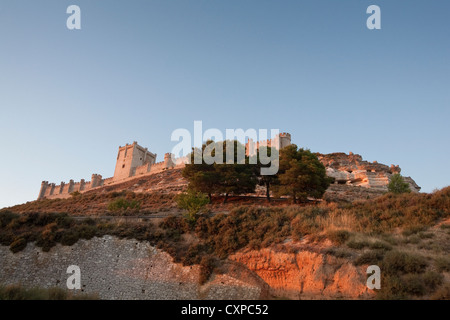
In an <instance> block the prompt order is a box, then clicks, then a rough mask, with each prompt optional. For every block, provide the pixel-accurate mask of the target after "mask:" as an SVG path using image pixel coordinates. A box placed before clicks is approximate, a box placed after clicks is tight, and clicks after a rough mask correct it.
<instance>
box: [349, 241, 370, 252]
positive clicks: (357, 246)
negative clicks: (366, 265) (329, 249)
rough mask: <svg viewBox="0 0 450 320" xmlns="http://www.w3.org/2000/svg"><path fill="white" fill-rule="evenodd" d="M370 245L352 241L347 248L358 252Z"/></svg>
mask: <svg viewBox="0 0 450 320" xmlns="http://www.w3.org/2000/svg"><path fill="white" fill-rule="evenodd" d="M369 245H370V243H369V242H368V241H355V240H351V241H349V242H347V247H349V248H350V249H357V250H361V249H364V248H366V247H368V246H369Z"/></svg>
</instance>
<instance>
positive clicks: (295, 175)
mask: <svg viewBox="0 0 450 320" xmlns="http://www.w3.org/2000/svg"><path fill="white" fill-rule="evenodd" d="M230 143H232V144H233V147H234V148H233V150H234V155H232V157H231V156H230V157H231V158H232V160H233V164H228V163H227V162H228V161H229V159H227V158H226V154H227V144H230ZM239 148H240V150H241V152H242V153H243V152H244V151H243V150H244V146H242V145H241V144H240V143H239V142H238V141H222V142H213V141H207V142H206V143H205V144H204V145H203V146H202V150H201V151H200V150H197V149H194V150H193V152H192V153H191V155H190V157H191V164H187V165H186V167H185V168H184V169H183V172H182V174H183V177H184V178H186V179H187V180H188V182H189V185H188V188H189V189H192V190H195V191H197V192H203V193H205V194H207V195H208V197H209V199H210V202H211V199H212V195H213V194H224V195H225V198H224V202H226V201H227V199H228V195H230V194H233V195H240V194H248V193H254V192H255V187H256V184H260V185H263V186H265V187H266V197H267V199H268V200H269V201H270V187H272V189H273V190H274V191H275V192H274V194H275V195H276V196H278V197H279V196H289V197H291V199H292V201H293V202H294V203H296V202H297V200H300V201H301V202H306V200H307V198H308V197H313V198H316V199H320V198H321V197H322V196H323V194H324V193H325V191H326V190H327V188H328V186H329V185H330V182H331V179H330V178H328V177H327V175H326V170H325V167H324V165H323V164H322V163H321V162H320V161H319V159H318V158H317V155H315V154H313V153H311V152H310V151H309V150H304V149H298V147H297V146H296V145H294V144H292V145H289V146H287V147H285V148H283V149H281V150H280V153H279V158H278V157H277V156H278V151H277V150H276V149H275V148H268V147H264V148H261V150H258V153H257V155H256V159H250V158H249V157H248V156H245V157H244V158H243V159H242V160H243V161H242V162H240V159H239V156H238V155H239V151H238V150H239ZM217 150H223V153H222V155H221V156H220V155H217V157H218V158H217V157H216V151H217ZM205 153H206V154H211V155H212V156H213V157H216V158H217V159H215V161H216V162H215V163H207V160H206V159H205V158H204V157H201V156H202V155H203V154H205ZM263 154H265V155H267V156H268V157H270V156H272V155H273V156H274V159H273V160H272V161H274V162H275V163H274V165H278V167H279V170H278V171H277V173H276V174H273V175H264V174H262V172H261V169H262V168H267V167H270V165H271V163H266V162H265V161H263V160H262V155H263ZM196 155H197V156H198V157H199V158H200V157H201V161H202V162H201V163H198V164H196V163H195V158H196ZM252 160H253V161H252Z"/></svg>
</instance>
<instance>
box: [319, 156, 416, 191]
mask: <svg viewBox="0 0 450 320" xmlns="http://www.w3.org/2000/svg"><path fill="white" fill-rule="evenodd" d="M317 156H318V158H319V160H320V161H321V162H322V163H323V165H324V166H325V168H326V170H327V175H328V176H330V177H332V178H334V179H335V184H338V185H350V186H355V187H365V188H373V189H378V190H380V191H387V185H388V184H389V182H390V179H391V176H392V175H393V174H396V173H400V172H401V169H400V167H399V166H398V165H391V166H390V167H389V166H387V165H384V164H381V163H378V162H377V161H373V162H368V161H365V160H363V159H362V157H361V156H360V155H359V154H353V153H352V152H350V153H349V154H346V153H330V154H317ZM403 179H404V181H405V182H406V183H408V184H409V186H410V189H411V191H412V192H419V191H420V187H419V186H418V185H417V184H416V183H415V181H414V180H413V179H412V178H411V177H404V178H403Z"/></svg>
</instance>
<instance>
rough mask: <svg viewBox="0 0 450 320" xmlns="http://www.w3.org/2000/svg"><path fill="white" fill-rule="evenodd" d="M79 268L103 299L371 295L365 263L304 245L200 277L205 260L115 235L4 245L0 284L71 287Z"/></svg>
mask: <svg viewBox="0 0 450 320" xmlns="http://www.w3.org/2000/svg"><path fill="white" fill-rule="evenodd" d="M70 265H77V266H79V267H80V269H81V285H82V289H81V290H82V292H84V293H89V294H95V293H96V294H98V295H99V297H100V298H101V299H150V300H158V299H221V300H226V299H236V300H241V299H252V300H254V299H268V298H271V297H286V298H291V299H330V298H332V299H336V298H343V299H356V298H358V299H370V298H372V297H373V293H372V292H370V291H369V290H368V289H367V288H366V286H365V281H366V280H365V279H366V275H365V273H364V268H359V267H358V268H357V267H355V266H353V265H351V264H350V263H349V262H348V261H347V260H345V259H339V258H336V257H334V256H331V255H327V254H322V253H320V252H315V251H314V250H309V249H307V248H304V249H302V250H299V251H297V252H295V253H286V252H284V251H279V250H277V249H274V248H272V249H263V250H260V251H243V252H238V253H236V254H235V255H233V256H231V257H230V259H229V260H228V261H225V262H224V264H223V266H222V267H221V272H219V273H217V272H216V273H214V274H213V275H212V277H211V278H210V280H209V281H208V282H206V283H205V284H203V285H200V284H199V276H200V267H199V266H196V265H195V266H182V265H181V264H178V263H174V262H173V260H172V258H171V257H170V256H169V255H168V254H167V253H165V252H163V251H160V250H158V249H156V248H154V247H152V246H151V245H150V244H148V243H147V242H138V241H136V240H126V239H122V240H121V239H117V238H114V237H111V236H104V237H102V238H93V239H91V240H80V241H78V242H77V243H76V244H74V245H73V246H70V247H69V246H62V245H57V246H56V247H53V248H52V249H51V250H50V251H49V252H42V251H41V249H40V248H37V247H36V246H35V245H34V244H28V246H27V247H26V248H25V250H23V251H21V252H18V253H12V252H11V251H10V250H9V248H8V247H5V246H0V283H1V284H3V285H7V284H18V283H20V284H22V285H23V286H25V287H36V286H37V287H47V288H48V287H61V288H66V281H67V279H68V277H69V276H70V275H69V274H67V273H66V271H67V268H68V266H70Z"/></svg>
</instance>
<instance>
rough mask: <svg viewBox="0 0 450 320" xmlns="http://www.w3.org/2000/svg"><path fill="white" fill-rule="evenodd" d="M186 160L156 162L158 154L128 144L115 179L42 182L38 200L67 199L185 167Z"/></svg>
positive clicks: (119, 158)
mask: <svg viewBox="0 0 450 320" xmlns="http://www.w3.org/2000/svg"><path fill="white" fill-rule="evenodd" d="M184 160H185V159H178V161H174V159H173V156H172V154H170V153H166V154H165V155H164V161H161V162H156V154H155V153H152V152H150V151H148V149H147V148H143V147H141V146H140V145H138V143H137V142H136V141H135V142H133V143H132V144H126V145H125V146H124V147H121V146H119V151H118V153H117V161H116V168H115V170H114V176H113V177H111V178H107V179H103V177H102V175H100V174H93V175H92V177H91V181H88V182H86V181H85V180H84V179H81V181H80V182H74V181H73V180H70V181H69V183H67V184H66V183H65V182H63V181H62V182H61V184H60V185H56V184H55V183H48V181H42V184H41V190H40V192H39V196H38V200H39V199H44V198H50V199H55V198H67V197H68V196H69V195H70V194H71V193H72V192H77V191H78V192H84V191H87V190H91V189H94V188H97V187H102V186H107V185H112V184H115V183H118V182H123V181H125V180H127V179H129V178H133V177H136V176H140V175H144V174H153V173H157V172H161V171H162V170H166V169H172V168H175V167H183V166H184V162H183V161H184ZM175 162H176V163H175Z"/></svg>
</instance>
